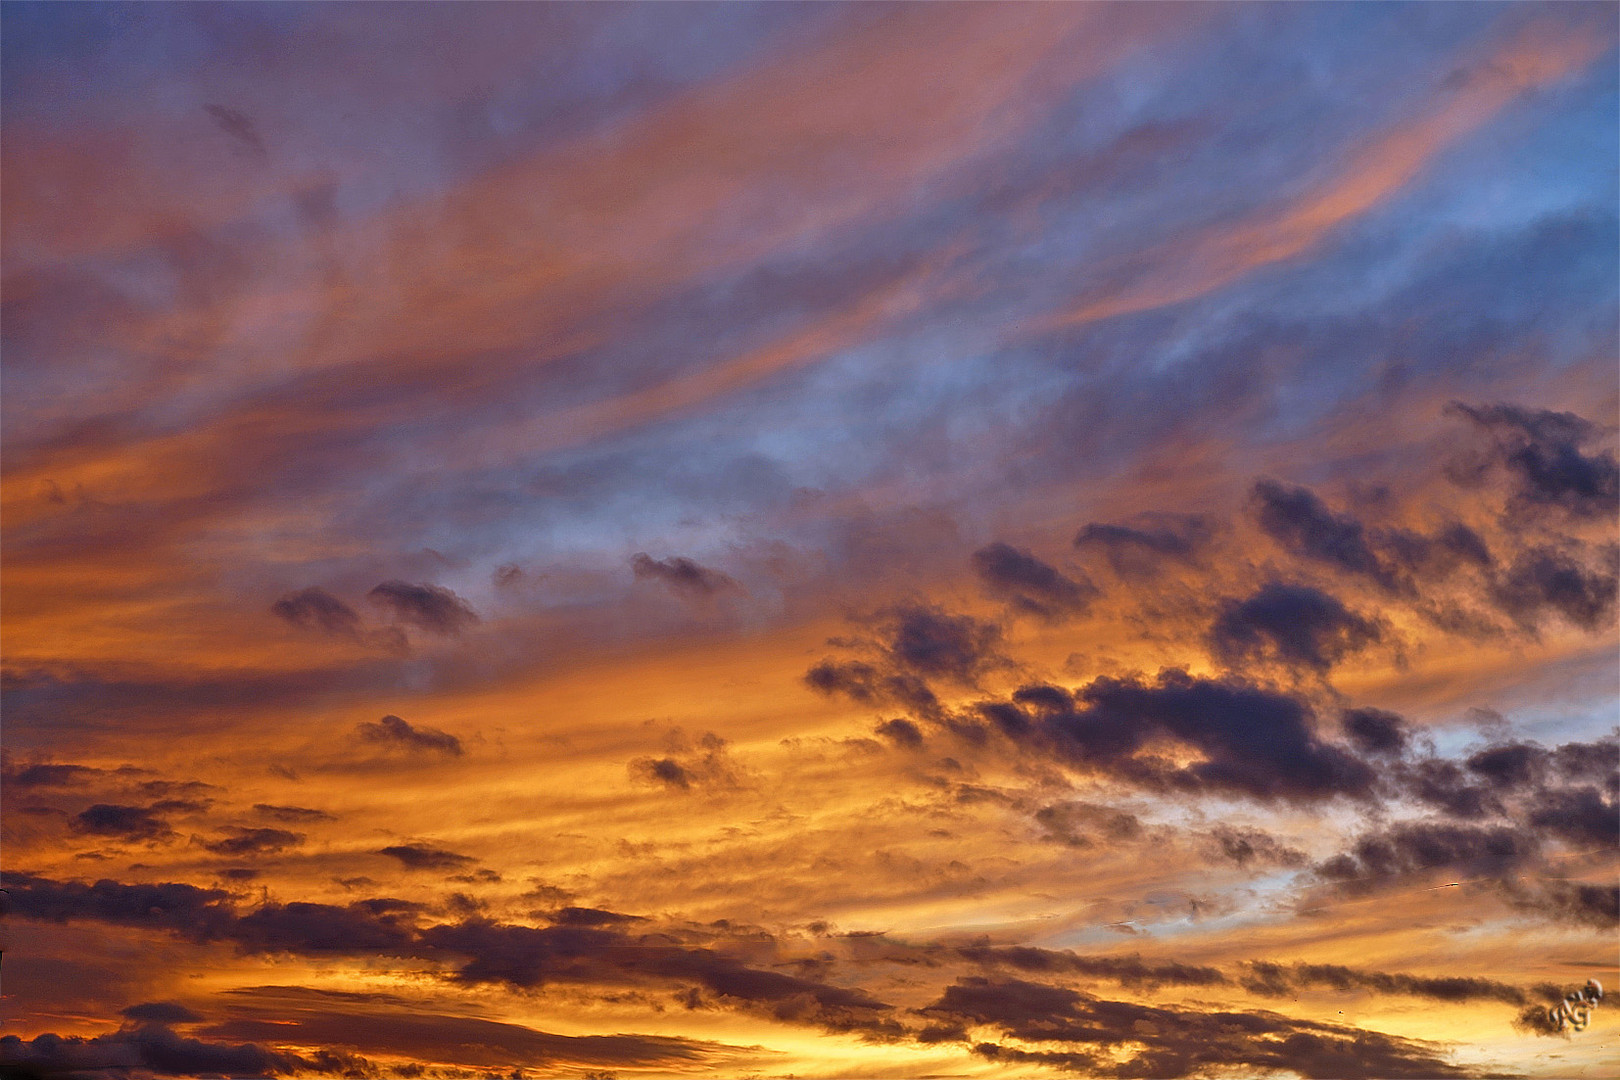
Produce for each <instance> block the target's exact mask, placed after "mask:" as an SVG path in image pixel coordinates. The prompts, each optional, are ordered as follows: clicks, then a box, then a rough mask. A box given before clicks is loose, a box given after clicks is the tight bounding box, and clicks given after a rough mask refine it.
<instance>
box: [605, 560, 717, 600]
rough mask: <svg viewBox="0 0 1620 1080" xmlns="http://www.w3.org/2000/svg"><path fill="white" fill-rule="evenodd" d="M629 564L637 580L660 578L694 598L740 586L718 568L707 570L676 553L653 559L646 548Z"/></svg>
mask: <svg viewBox="0 0 1620 1080" xmlns="http://www.w3.org/2000/svg"><path fill="white" fill-rule="evenodd" d="M630 566H631V567H632V569H634V571H635V575H636V580H638V581H642V580H646V581H658V582H662V583H663V584H665V585H667V586H668V587H669V588H670V589H671V590H672V591H674V592H676V593H679V594H681V595H683V596H690V597H695V598H698V599H707V598H708V597H711V596H714V595H715V594H717V593H722V592H730V591H735V590H737V589H740V588H742V586H740V585H738V584H737V582H736V581H735V580H734V579H732V578H731V577H728V576H727V575H725V574H722V573H721V572H720V571H718V570H711V569H709V568H708V567H706V566H701V565H699V564H698V563H695V562H693V561H692V560H691V559H687V558H684V557H682V556H678V555H677V556H672V557H670V558H668V559H654V558H652V557H651V556H649V555H648V554H647V553H646V552H644V551H639V552H637V553H636V555H635V557H634V558H632V559H631V560H630Z"/></svg>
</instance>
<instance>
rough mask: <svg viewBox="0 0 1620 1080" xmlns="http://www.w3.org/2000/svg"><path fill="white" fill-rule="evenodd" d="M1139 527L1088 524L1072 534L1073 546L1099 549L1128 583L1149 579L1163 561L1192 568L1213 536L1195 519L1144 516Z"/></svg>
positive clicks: (1191, 516)
mask: <svg viewBox="0 0 1620 1080" xmlns="http://www.w3.org/2000/svg"><path fill="white" fill-rule="evenodd" d="M1139 524H1140V525H1141V527H1140V528H1138V527H1133V526H1128V525H1110V524H1104V523H1102V522H1092V523H1091V524H1089V525H1087V526H1086V527H1085V528H1083V529H1081V530H1080V531H1079V532H1078V533H1077V534H1075V538H1074V546H1075V547H1078V548H1088V547H1090V548H1101V549H1102V550H1103V553H1104V554H1105V555H1106V556H1107V558H1108V562H1109V564H1110V565H1111V566H1112V567H1113V568H1114V572H1115V573H1116V574H1118V575H1119V576H1120V577H1122V578H1125V579H1127V580H1131V579H1140V578H1147V577H1151V576H1153V575H1154V574H1155V573H1157V572H1158V569H1159V564H1160V563H1161V562H1162V561H1163V560H1165V559H1170V560H1174V561H1176V562H1180V563H1185V564H1189V565H1190V564H1192V563H1193V562H1194V561H1195V560H1196V559H1197V558H1198V555H1199V553H1200V551H1202V550H1203V549H1204V548H1205V547H1206V546H1207V545H1208V544H1209V541H1210V539H1211V538H1212V537H1213V535H1214V530H1213V529H1212V528H1211V526H1210V524H1209V522H1208V520H1206V519H1205V518H1203V517H1200V516H1197V515H1190V514H1155V515H1148V516H1147V517H1146V518H1145V519H1144V520H1143V521H1142V522H1140V523H1139Z"/></svg>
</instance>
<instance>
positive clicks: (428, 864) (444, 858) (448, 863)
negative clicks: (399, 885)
mask: <svg viewBox="0 0 1620 1080" xmlns="http://www.w3.org/2000/svg"><path fill="white" fill-rule="evenodd" d="M377 854H378V855H387V856H388V857H389V858H391V859H398V860H399V862H400V863H401V864H402V865H403V866H405V868H406V869H408V870H452V869H455V868H457V867H462V866H466V865H468V864H469V863H472V862H475V861H476V860H475V859H473V858H471V857H470V856H467V855H458V854H456V853H455V852H454V851H446V850H444V849H443V848H436V847H428V846H427V845H425V844H390V845H389V846H388V847H385V848H381V849H379V850H378V852H377Z"/></svg>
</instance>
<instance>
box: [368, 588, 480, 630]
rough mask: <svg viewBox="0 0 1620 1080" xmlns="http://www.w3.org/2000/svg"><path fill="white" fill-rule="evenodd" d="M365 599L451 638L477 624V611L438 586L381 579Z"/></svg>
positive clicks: (400, 617) (424, 628)
mask: <svg viewBox="0 0 1620 1080" xmlns="http://www.w3.org/2000/svg"><path fill="white" fill-rule="evenodd" d="M366 598H367V599H368V600H370V601H371V602H372V603H374V604H376V605H378V606H379V607H382V608H385V609H387V610H388V611H389V612H391V613H392V614H393V616H394V618H396V619H398V620H400V621H401V622H404V623H409V624H410V625H412V626H415V627H417V628H418V629H421V630H426V631H428V632H429V633H431V634H439V635H441V636H445V637H453V636H455V635H456V634H459V633H461V632H462V631H463V630H466V629H467V628H468V627H469V626H474V625H476V624H477V623H478V621H479V619H478V613H477V612H476V611H474V610H473V609H472V607H471V605H469V604H468V603H467V601H465V600H463V599H462V598H461V597H459V596H457V595H456V594H455V593H453V592H451V591H450V590H449V589H446V588H444V587H443V586H442V585H431V584H427V583H422V584H419V585H412V584H410V583H409V582H404V581H398V580H390V581H385V582H383V583H382V584H380V585H378V586H377V587H376V588H374V589H372V590H371V591H370V592H369V593H367V594H366Z"/></svg>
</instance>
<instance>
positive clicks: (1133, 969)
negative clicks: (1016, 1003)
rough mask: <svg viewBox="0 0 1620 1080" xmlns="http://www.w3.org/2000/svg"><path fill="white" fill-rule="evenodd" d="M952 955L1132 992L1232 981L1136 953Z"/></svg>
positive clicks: (976, 948)
mask: <svg viewBox="0 0 1620 1080" xmlns="http://www.w3.org/2000/svg"><path fill="white" fill-rule="evenodd" d="M949 951H950V952H951V953H953V954H954V955H956V956H958V957H960V958H961V959H963V960H967V961H970V962H972V963H975V964H979V965H980V966H982V967H986V968H1011V969H1013V970H1015V971H1025V972H1039V973H1043V974H1054V975H1057V974H1073V975H1083V976H1086V977H1088V978H1094V979H1108V980H1110V981H1112V982H1116V983H1118V984H1119V985H1121V986H1124V987H1127V988H1129V989H1133V990H1135V989H1142V990H1156V989H1158V988H1159V987H1161V986H1221V985H1225V984H1226V983H1228V982H1230V981H1231V980H1229V979H1228V978H1227V977H1226V976H1225V975H1224V974H1222V973H1221V972H1220V971H1219V970H1218V969H1216V968H1212V967H1200V966H1197V965H1192V964H1180V963H1175V962H1173V961H1162V960H1161V961H1157V962H1154V961H1145V960H1143V959H1142V957H1141V956H1140V955H1139V954H1135V953H1133V954H1131V955H1129V956H1086V955H1082V954H1079V953H1075V952H1072V951H1070V950H1068V949H1040V948H1035V947H1032V946H1027V945H1000V946H996V945H964V946H959V947H957V948H955V949H952V950H949Z"/></svg>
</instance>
